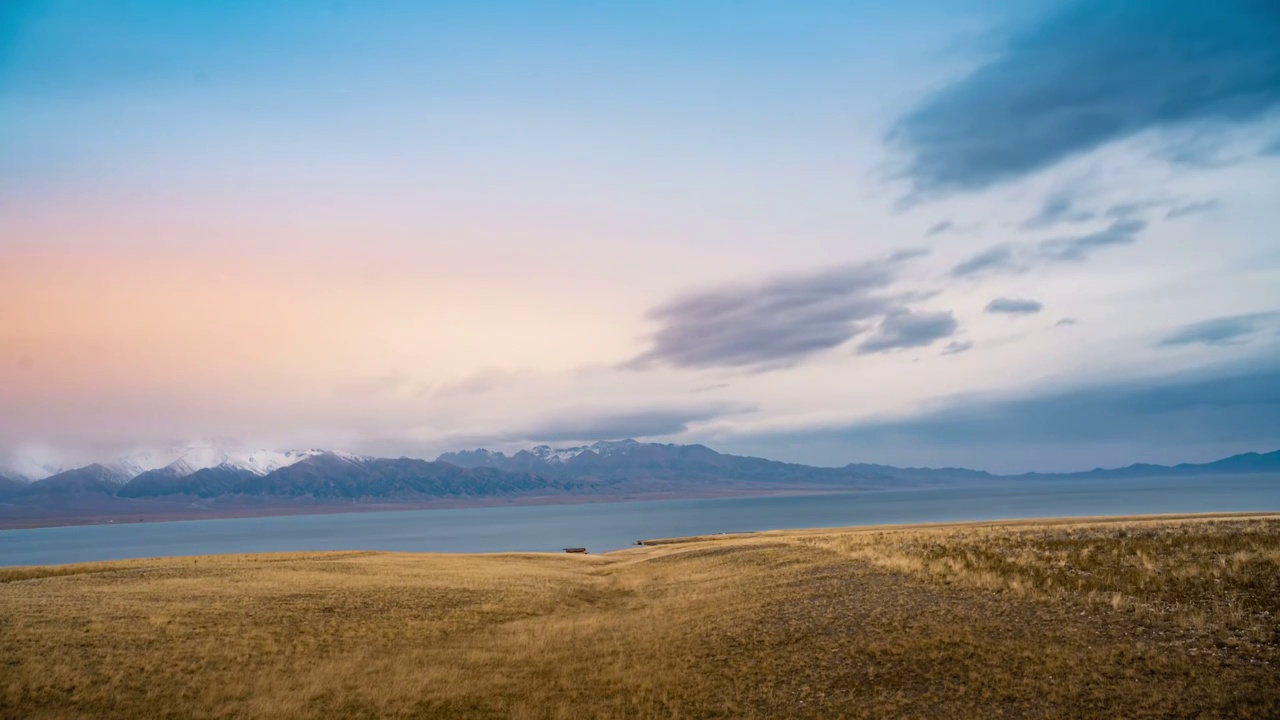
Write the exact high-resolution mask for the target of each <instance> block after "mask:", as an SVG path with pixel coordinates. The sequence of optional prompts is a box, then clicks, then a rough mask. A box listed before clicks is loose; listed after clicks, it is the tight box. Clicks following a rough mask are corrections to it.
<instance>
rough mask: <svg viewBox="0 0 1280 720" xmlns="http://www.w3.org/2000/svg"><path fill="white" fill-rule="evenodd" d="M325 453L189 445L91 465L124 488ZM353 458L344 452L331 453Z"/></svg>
mask: <svg viewBox="0 0 1280 720" xmlns="http://www.w3.org/2000/svg"><path fill="white" fill-rule="evenodd" d="M324 452H326V451H324V450H286V451H283V452H281V451H276V450H243V449H232V448H225V447H222V446H219V445H216V444H213V443H204V442H192V443H187V444H185V445H174V446H170V447H148V448H139V449H137V450H134V451H133V452H130V453H127V454H125V455H122V456H119V457H116V458H113V459H109V460H108V459H103V460H100V461H99V462H96V463H93V464H92V466H93V467H94V468H96V470H95V473H96V474H95V477H97V478H98V479H100V480H102V481H103V482H109V483H115V484H118V485H123V484H124V483H127V482H129V481H130V480H132V479H133V478H135V477H138V476H139V475H142V474H143V473H152V472H159V473H161V474H163V475H165V476H168V477H186V476H188V475H191V474H192V473H195V472H198V471H200V470H206V469H210V468H218V467H221V468H231V469H235V470H244V471H248V472H250V473H252V474H254V475H257V476H259V477H261V476H265V475H267V474H269V473H271V472H274V471H276V470H279V469H281V468H285V467H289V466H290V465H293V464H295V463H298V462H300V461H302V460H305V459H307V458H310V457H315V456H317V455H320V454H322V453H324ZM334 454H336V455H339V456H342V457H351V458H355V457H356V456H354V455H348V454H346V453H334ZM82 467H89V466H87V465H86V466H80V465H65V466H64V465H59V464H55V463H46V464H38V463H34V462H30V461H28V462H25V463H12V464H10V465H5V466H3V467H0V476H3V477H6V478H9V479H11V480H18V481H23V482H28V483H30V482H36V481H39V480H45V479H48V478H51V477H57V476H60V475H63V474H65V473H68V472H71V471H74V470H79V469H82Z"/></svg>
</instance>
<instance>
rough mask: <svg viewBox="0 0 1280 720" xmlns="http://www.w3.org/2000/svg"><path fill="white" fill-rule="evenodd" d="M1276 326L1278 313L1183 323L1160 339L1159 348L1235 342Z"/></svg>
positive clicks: (1235, 343) (1233, 316)
mask: <svg viewBox="0 0 1280 720" xmlns="http://www.w3.org/2000/svg"><path fill="white" fill-rule="evenodd" d="M1277 325H1280V312H1268V313H1254V314H1251V315H1232V316H1229V317H1220V318H1215V319H1213V320H1206V321H1204V322H1197V323H1191V324H1190V325H1185V326H1183V327H1182V328H1180V329H1178V330H1177V331H1175V332H1173V333H1171V334H1170V335H1169V336H1167V337H1165V338H1164V339H1163V340H1161V341H1160V343H1159V345H1160V346H1162V347H1177V346H1182V345H1237V344H1239V343H1242V342H1245V341H1246V340H1247V339H1248V338H1250V337H1251V336H1253V335H1256V334H1258V333H1260V332H1263V331H1264V330H1267V329H1275V328H1276V326H1277Z"/></svg>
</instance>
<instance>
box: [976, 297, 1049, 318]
mask: <svg viewBox="0 0 1280 720" xmlns="http://www.w3.org/2000/svg"><path fill="white" fill-rule="evenodd" d="M1043 309H1044V305H1042V304H1041V303H1040V302H1038V301H1036V300H1025V299H1020V298H996V299H995V300H992V301H991V302H989V303H987V306H986V308H984V310H985V311H986V312H988V313H994V314H997V315H1035V314H1036V313H1038V312H1040V311H1041V310H1043Z"/></svg>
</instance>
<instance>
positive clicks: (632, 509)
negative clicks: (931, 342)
mask: <svg viewBox="0 0 1280 720" xmlns="http://www.w3.org/2000/svg"><path fill="white" fill-rule="evenodd" d="M1237 510H1280V476H1276V475H1265V476H1263V475H1227V476H1200V477H1178V478H1142V479H1123V480H1115V479H1108V480H1019V481H1002V482H995V483H990V484H987V485H982V486H966V487H940V488H921V489H906V490H882V491H870V492H850V493H841V494H835V495H791V496H768V497H745V498H718V499H709V500H706V499H704V500H650V501H634V502H611V503H589V504H578V505H531V506H525V507H479V508H459V509H448V510H403V511H391V512H357V513H345V514H338V515H301V516H299V515H295V516H288V517H259V518H232V519H224V520H185V521H178V522H148V523H137V524H122V525H87V526H77V527H56V528H36V529H30V530H3V531H0V565H50V564H61V563H74V562H87V561H92V560H113V559H123V558H139V557H157V556H171V555H211V554H221V553H256V552H279V551H296V550H397V551H409V552H500V551H558V550H560V549H562V548H565V547H586V548H587V549H588V550H590V551H591V552H603V551H607V550H617V549H619V548H624V547H627V546H628V545H631V544H632V543H634V542H635V541H636V540H639V539H642V538H660V537H676V536H683V535H701V534H706V533H717V532H742V531H749V530H775V529H781V528H806V527H838V526H846V525H876V524H883V523H918V522H947V521H958V520H996V519H1005V518H1032V517H1063V516H1082V515H1129V514H1146V513H1186V512H1221V511H1237Z"/></svg>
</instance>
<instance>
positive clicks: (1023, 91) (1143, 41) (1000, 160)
mask: <svg viewBox="0 0 1280 720" xmlns="http://www.w3.org/2000/svg"><path fill="white" fill-rule="evenodd" d="M1278 103H1280V9H1277V7H1276V5H1275V3H1273V2H1270V1H1269V0H1233V1H1224V2H1218V3H1207V2H1202V1H1201V0H1134V1H1133V2H1124V3H1115V2H1105V1H1104V0H1084V1H1082V2H1075V3H1073V4H1071V5H1069V6H1067V7H1066V8H1064V9H1063V10H1060V11H1058V12H1056V13H1054V14H1052V15H1050V16H1048V17H1046V18H1044V19H1043V20H1042V21H1040V22H1039V23H1037V24H1035V25H1033V26H1031V27H1028V28H1026V29H1025V30H1024V31H1022V32H1020V33H1018V34H1016V35H1015V36H1013V37H1012V38H1011V40H1010V41H1009V42H1008V43H1007V44H1006V45H1005V47H1004V48H1003V50H1002V52H1000V53H999V54H998V55H997V56H996V57H995V58H994V59H992V60H991V61H990V62H988V63H986V64H984V65H982V66H980V67H978V68H977V69H976V70H975V71H973V72H972V73H971V74H969V75H968V76H967V77H965V78H963V79H961V80H959V81H958V82H956V83H954V84H952V85H950V86H947V87H944V88H943V89H941V90H939V91H938V92H936V93H934V94H933V95H931V96H929V97H927V98H926V99H925V100H924V101H923V102H922V103H921V104H920V105H919V106H917V107H916V108H915V109H913V110H912V111H910V112H909V113H907V114H906V115H905V116H903V117H902V118H900V119H899V120H898V122H897V123H896V124H895V126H894V128H893V130H892V132H891V134H890V138H891V140H892V141H894V142H896V143H897V144H898V145H899V146H900V147H902V148H904V149H905V150H906V151H907V152H908V154H909V157H910V160H909V164H908V166H907V176H908V178H909V180H910V182H911V185H912V191H913V193H914V194H915V195H925V196H927V195H935V194H940V193H948V192H954V191H972V190H979V189H983V188H986V187H989V186H991V185H994V184H996V183H1000V182H1004V181H1008V180H1013V179H1016V178H1019V177H1022V176H1025V175H1028V174H1031V173H1033V172H1036V171H1038V170H1041V169H1043V168H1046V167H1049V166H1051V165H1054V164H1056V163H1057V162H1059V161H1061V160H1063V159H1065V158H1068V157H1070V156H1072V155H1076V154H1080V153H1083V152H1087V151H1089V150H1092V149H1094V148H1097V147H1100V146H1102V145H1104V144H1107V143H1109V142H1112V141H1115V140H1119V139H1122V138H1125V137H1128V136H1131V135H1134V134H1136V133H1138V132H1141V131H1144V130H1147V129H1151V128H1161V127H1170V126H1177V125H1181V124H1187V123H1192V122H1198V121H1200V122H1225V123H1230V122H1240V121H1247V120H1251V119H1254V118H1256V117H1259V116H1260V115H1261V114H1262V113H1264V112H1266V111H1267V110H1268V109H1270V108H1272V107H1274V106H1275V105H1277V104H1278Z"/></svg>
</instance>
